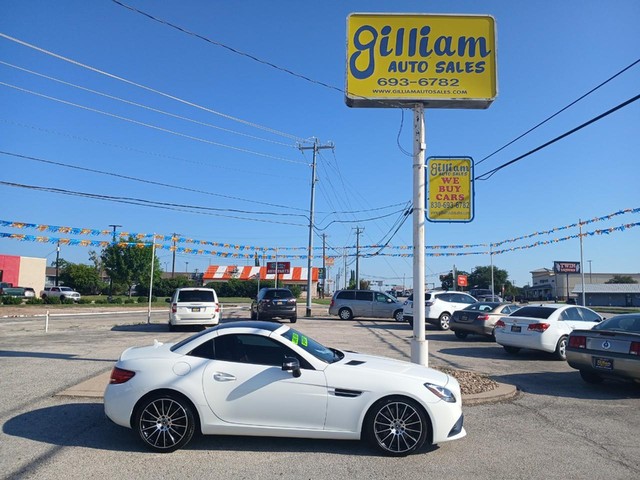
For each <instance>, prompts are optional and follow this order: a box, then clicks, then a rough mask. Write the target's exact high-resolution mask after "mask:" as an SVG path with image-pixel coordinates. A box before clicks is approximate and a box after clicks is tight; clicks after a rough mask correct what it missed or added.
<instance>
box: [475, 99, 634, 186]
mask: <svg viewBox="0 0 640 480" xmlns="http://www.w3.org/2000/svg"><path fill="white" fill-rule="evenodd" d="M638 99H640V95H636V96H635V97H633V98H630V99H629V100H627V101H626V102H623V103H621V104H620V105H618V106H616V107H613V108H612V109H610V110H608V111H606V112H604V113H602V114H600V115H598V116H597V117H595V118H592V119H591V120H589V121H588V122H585V123H583V124H582V125H579V126H577V127H576V128H573V129H571V130H569V131H568V132H566V133H563V134H562V135H560V136H558V137H556V138H554V139H553V140H550V141H548V142H547V143H545V144H543V145H540V146H539V147H537V148H534V149H533V150H530V151H528V152H527V153H525V154H524V155H520V156H519V157H517V158H514V159H513V160H511V161H509V162H506V163H503V164H502V165H500V166H499V167H496V168H494V169H492V170H489V171H488V172H486V173H483V174H482V175H478V176H477V177H476V178H474V180H489V178H491V177H492V176H493V175H494V174H496V173H497V172H498V171H500V170H502V169H503V168H506V167H508V166H509V165H512V164H514V163H516V162H519V161H520V160H522V159H523V158H525V157H528V156H529V155H532V154H534V153H536V152H538V151H540V150H542V149H543V148H546V147H548V146H549V145H552V144H554V143H556V142H557V141H559V140H562V139H563V138H565V137H568V136H569V135H572V134H574V133H575V132H577V131H578V130H582V129H583V128H584V127H587V126H589V125H591V124H592V123H595V122H597V121H598V120H602V119H603V118H604V117H606V116H608V115H611V114H612V113H614V112H617V111H618V110H620V109H621V108H624V107H626V106H627V105H630V104H631V103H633V102H635V101H636V100H638Z"/></svg>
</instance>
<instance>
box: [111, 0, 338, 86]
mask: <svg viewBox="0 0 640 480" xmlns="http://www.w3.org/2000/svg"><path fill="white" fill-rule="evenodd" d="M112 1H113V3H115V4H117V5H120V6H121V7H124V8H126V9H128V10H131V11H132V12H136V13H139V14H140V15H144V16H145V17H147V18H149V19H151V20H153V21H154V22H158V23H161V24H163V25H166V26H167V27H171V28H174V29H176V30H178V31H180V32H182V33H186V34H187V35H190V36H192V37H195V38H198V39H200V40H204V41H205V42H207V43H210V44H212V45H215V46H217V47H221V48H224V49H225V50H228V51H230V52H231V53H234V54H236V55H240V56H242V57H245V58H248V59H250V60H253V61H254V62H258V63H260V64H262V65H266V66H268V67H271V68H274V69H276V70H279V71H281V72H284V73H286V74H288V75H291V76H293V77H296V78H300V79H302V80H305V81H307V82H309V83H313V84H315V85H319V86H321V87H325V88H328V89H329V90H334V91H337V92H340V93H342V94H344V90H342V89H341V88H338V87H334V86H333V85H329V84H327V83H323V82H320V81H318V80H314V79H312V78H309V77H307V76H305V75H301V74H299V73H296V72H294V71H292V70H289V69H287V68H283V67H280V66H278V65H276V64H275V63H271V62H268V61H266V60H262V59H260V58H258V57H256V56H254V55H251V54H249V53H246V52H243V51H241V50H238V49H236V48H233V47H230V46H228V45H225V44H224V43H221V42H217V41H215V40H211V39H210V38H207V37H205V36H203V35H200V34H198V33H195V32H192V31H190V30H187V29H186V28H183V27H180V26H178V25H175V24H173V23H171V22H168V21H166V20H162V19H160V18H158V17H155V16H153V15H151V14H150V13H147V12H144V11H142V10H139V9H137V8H134V7H131V6H129V5H126V4H124V3H122V2H119V1H118V0H112Z"/></svg>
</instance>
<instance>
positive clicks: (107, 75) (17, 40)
mask: <svg viewBox="0 0 640 480" xmlns="http://www.w3.org/2000/svg"><path fill="white" fill-rule="evenodd" d="M0 38H4V39H6V40H10V41H12V42H15V43H18V44H20V45H22V46H24V47H28V48H31V49H33V50H36V51H38V52H40V53H44V54H46V55H49V56H52V57H54V58H57V59H59V60H63V61H65V62H68V63H71V64H73V65H76V66H78V67H82V68H85V69H87V70H90V71H92V72H94V73H98V74H100V75H104V76H106V77H109V78H112V79H114V80H118V81H120V82H124V83H126V84H128V85H132V86H134V87H137V88H141V89H143V90H146V91H148V92H151V93H155V94H157V95H160V96H163V97H165V98H169V99H171V100H174V101H176V102H180V103H182V104H184V105H188V106H190V107H194V108H198V109H200V110H203V111H205V112H208V113H212V114H214V115H218V116H220V117H223V118H226V119H227V120H232V121H234V122H238V123H242V124H243V125H247V126H249V127H253V128H257V129H260V130H264V131H265V132H269V133H272V134H274V135H280V136H282V137H285V138H289V139H291V140H294V141H296V142H301V143H305V142H306V140H305V139H303V138H301V137H298V136H296V135H291V134H289V133H284V132H281V131H279V130H276V129H273V128H269V127H265V126H263V125H260V124H258V123H254V122H249V121H247V120H242V119H241V118H238V117H233V116H231V115H227V114H226V113H222V112H218V111H216V110H213V109H211V108H207V107H203V106H202V105H198V104H197V103H193V102H190V101H188V100H184V99H182V98H180V97H176V96H175V95H171V94H169V93H165V92H162V91H160V90H156V89H154V88H151V87H147V86H146V85H142V84H140V83H136V82H133V81H131V80H127V79H126V78H123V77H119V76H118V75H114V74H112V73H109V72H106V71H104V70H100V69H98V68H95V67H91V66H90V65H86V64H83V63H80V62H78V61H76V60H72V59H70V58H67V57H64V56H62V55H58V54H57V53H54V52H51V51H49V50H45V49H44V48H40V47H37V46H36V45H32V44H30V43H27V42H25V41H23V40H20V39H17V38H15V37H11V36H9V35H6V34H4V33H2V32H0Z"/></svg>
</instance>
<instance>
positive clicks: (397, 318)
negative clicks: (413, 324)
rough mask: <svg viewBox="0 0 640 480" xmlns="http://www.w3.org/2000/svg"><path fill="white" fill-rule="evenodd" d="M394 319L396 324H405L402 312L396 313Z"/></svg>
mask: <svg viewBox="0 0 640 480" xmlns="http://www.w3.org/2000/svg"><path fill="white" fill-rule="evenodd" d="M393 319H394V320H395V321H396V322H404V315H403V313H402V310H398V311H396V313H394V314H393Z"/></svg>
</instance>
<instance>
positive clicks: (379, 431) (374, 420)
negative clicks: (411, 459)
mask: <svg viewBox="0 0 640 480" xmlns="http://www.w3.org/2000/svg"><path fill="white" fill-rule="evenodd" d="M428 428H429V426H428V422H427V418H426V417H425V414H424V412H423V411H422V409H421V408H420V407H419V406H418V404H417V403H416V402H414V401H413V400H411V399H409V398H404V397H389V398H384V399H382V400H380V401H379V402H378V403H376V404H375V405H374V406H373V407H372V408H371V410H370V411H369V413H368V414H367V418H366V419H365V438H366V439H367V440H368V441H369V442H370V443H371V445H373V446H374V447H375V448H377V449H379V450H381V451H382V452H384V453H385V454H387V455H390V456H394V457H401V456H405V455H408V454H410V453H411V452H414V451H416V450H418V449H419V448H420V447H421V446H422V445H423V444H424V442H425V440H426V438H427V430H428Z"/></svg>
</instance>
